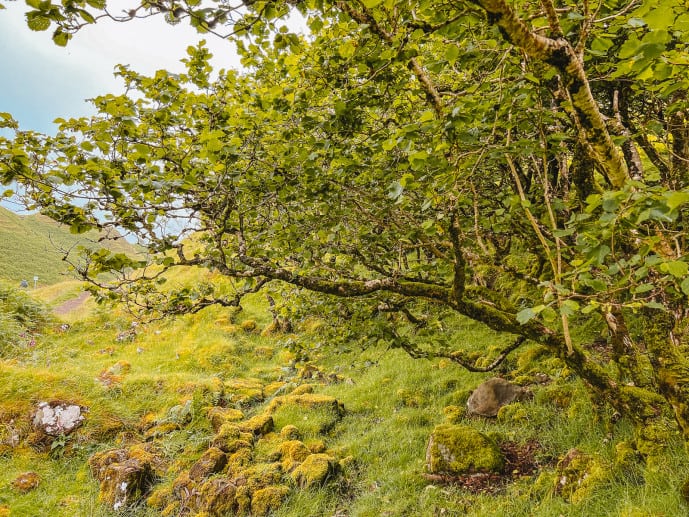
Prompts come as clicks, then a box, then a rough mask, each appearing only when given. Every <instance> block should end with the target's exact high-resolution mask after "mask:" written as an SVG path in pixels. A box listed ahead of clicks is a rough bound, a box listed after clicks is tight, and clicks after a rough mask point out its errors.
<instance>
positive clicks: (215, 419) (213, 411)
mask: <svg viewBox="0 0 689 517" xmlns="http://www.w3.org/2000/svg"><path fill="white" fill-rule="evenodd" d="M243 419H244V413H242V412H241V411H240V410H239V409H233V408H222V407H212V408H210V409H209V410H208V420H210V421H211V425H212V426H213V430H214V431H216V432H217V431H218V429H220V428H221V427H222V426H223V425H224V424H231V423H234V422H239V421H240V420H243Z"/></svg>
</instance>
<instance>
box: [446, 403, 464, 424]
mask: <svg viewBox="0 0 689 517" xmlns="http://www.w3.org/2000/svg"><path fill="white" fill-rule="evenodd" d="M443 414H444V415H445V420H446V421H447V423H448V424H458V423H459V422H460V421H461V420H462V418H463V417H464V415H465V414H466V409H465V408H464V407H462V406H454V405H453V406H446V407H444V408H443Z"/></svg>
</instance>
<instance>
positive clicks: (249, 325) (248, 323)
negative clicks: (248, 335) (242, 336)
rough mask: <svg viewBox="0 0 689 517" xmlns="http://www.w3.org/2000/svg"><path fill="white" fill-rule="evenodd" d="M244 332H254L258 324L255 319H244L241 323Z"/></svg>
mask: <svg viewBox="0 0 689 517" xmlns="http://www.w3.org/2000/svg"><path fill="white" fill-rule="evenodd" d="M239 326H240V327H241V328H242V330H243V331H244V332H254V331H255V330H256V329H257V328H258V326H257V325H256V321H254V320H244V321H242V322H241V323H240V325H239Z"/></svg>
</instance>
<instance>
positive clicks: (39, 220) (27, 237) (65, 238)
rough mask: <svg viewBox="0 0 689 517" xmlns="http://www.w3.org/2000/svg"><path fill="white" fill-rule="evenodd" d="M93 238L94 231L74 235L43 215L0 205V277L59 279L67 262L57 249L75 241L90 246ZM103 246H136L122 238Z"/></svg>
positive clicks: (120, 248)
mask: <svg viewBox="0 0 689 517" xmlns="http://www.w3.org/2000/svg"><path fill="white" fill-rule="evenodd" d="M97 237H98V234H97V233H95V232H89V233H86V234H84V235H74V234H71V233H70V232H69V228H66V227H65V226H61V225H59V224H57V223H55V222H54V221H52V220H51V219H49V218H47V217H45V216H42V215H38V214H36V215H25V216H20V215H17V214H15V213H13V212H11V211H9V210H7V209H5V208H2V207H0V277H1V278H4V279H6V280H10V281H12V282H16V283H19V281H21V280H22V279H26V280H28V281H29V283H30V284H31V285H32V286H33V277H34V276H38V277H39V285H46V284H54V283H57V282H60V281H63V280H65V274H67V273H68V264H67V263H66V262H64V261H63V260H62V253H61V252H60V251H59V250H60V249H70V248H72V247H73V246H75V245H77V244H81V245H86V246H88V245H93V244H92V241H94V240H95V239H96V238H97ZM105 246H106V247H108V248H109V249H112V250H113V251H117V252H123V253H127V254H132V253H136V248H135V247H134V246H132V245H131V244H129V243H127V242H126V241H125V240H124V239H118V240H117V241H107V244H106V245H105Z"/></svg>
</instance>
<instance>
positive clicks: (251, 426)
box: [238, 413, 274, 436]
mask: <svg viewBox="0 0 689 517" xmlns="http://www.w3.org/2000/svg"><path fill="white" fill-rule="evenodd" d="M238 427H239V430H240V431H244V432H247V433H252V434H253V435H255V436H263V435H266V434H268V433H269V432H271V431H272V430H273V427H274V422H273V417H272V416H271V415H270V414H268V413H264V414H261V415H256V416H254V417H252V418H250V419H249V420H245V421H243V422H240V423H239V424H238Z"/></svg>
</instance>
